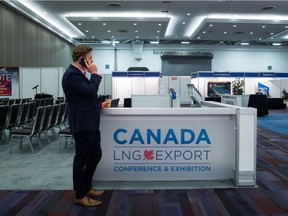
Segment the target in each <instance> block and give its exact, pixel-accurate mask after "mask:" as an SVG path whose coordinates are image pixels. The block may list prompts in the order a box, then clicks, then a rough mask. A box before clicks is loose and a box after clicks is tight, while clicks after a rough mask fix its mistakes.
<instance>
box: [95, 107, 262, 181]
mask: <svg viewBox="0 0 288 216" xmlns="http://www.w3.org/2000/svg"><path fill="white" fill-rule="evenodd" d="M101 118H102V119H101V128H100V129H101V134H102V135H101V137H102V141H101V143H102V144H101V145H102V152H103V157H102V160H101V162H100V163H99V165H98V167H97V172H96V174H95V176H94V180H95V181H108V182H109V181H113V182H115V181H130V182H131V181H132V182H133V181H199V180H200V181H201V180H220V181H222V180H229V181H231V182H233V183H234V185H235V186H255V183H256V118H257V117H256V109H254V108H243V107H236V106H230V105H226V104H220V103H216V102H203V104H202V107H201V108H162V109H157V108H117V109H115V108H110V109H105V110H103V111H102V117H101Z"/></svg>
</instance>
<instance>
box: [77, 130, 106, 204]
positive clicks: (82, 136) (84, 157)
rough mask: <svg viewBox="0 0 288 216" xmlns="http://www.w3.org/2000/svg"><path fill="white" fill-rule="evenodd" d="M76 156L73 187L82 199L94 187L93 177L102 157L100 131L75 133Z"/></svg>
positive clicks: (78, 197)
mask: <svg viewBox="0 0 288 216" xmlns="http://www.w3.org/2000/svg"><path fill="white" fill-rule="evenodd" d="M73 137H74V140H75V151H76V153H75V156H74V161H73V187H74V191H75V193H76V198H77V199H82V198H83V197H84V196H85V195H86V193H87V192H88V191H89V190H90V189H91V188H92V179H93V175H94V172H95V170H96V167H97V165H98V163H99V161H100V159H101V157H102V151H101V146H100V140H101V136H100V131H99V130H97V131H81V132H77V133H75V134H74V135H73Z"/></svg>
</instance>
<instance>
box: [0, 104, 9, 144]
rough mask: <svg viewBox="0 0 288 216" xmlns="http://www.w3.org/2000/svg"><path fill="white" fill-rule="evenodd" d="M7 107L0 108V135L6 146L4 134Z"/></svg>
mask: <svg viewBox="0 0 288 216" xmlns="http://www.w3.org/2000/svg"><path fill="white" fill-rule="evenodd" d="M8 112H9V106H7V105H5V106H0V113H1V115H0V133H1V134H0V135H1V136H3V137H4V139H5V142H6V144H8V140H7V136H6V134H5V126H6V122H7V119H8Z"/></svg>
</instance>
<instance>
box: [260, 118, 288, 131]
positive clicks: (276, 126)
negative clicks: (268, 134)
mask: <svg viewBox="0 0 288 216" xmlns="http://www.w3.org/2000/svg"><path fill="white" fill-rule="evenodd" d="M257 126H258V127H261V128H265V129H268V130H271V131H273V132H275V133H280V134H283V135H287V134H288V114H287V113H269V115H267V116H263V117H258V118H257Z"/></svg>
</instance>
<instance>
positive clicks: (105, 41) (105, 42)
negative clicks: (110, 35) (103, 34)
mask: <svg viewBox="0 0 288 216" xmlns="http://www.w3.org/2000/svg"><path fill="white" fill-rule="evenodd" d="M110 43H111V42H110V41H109V40H102V44H110Z"/></svg>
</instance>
